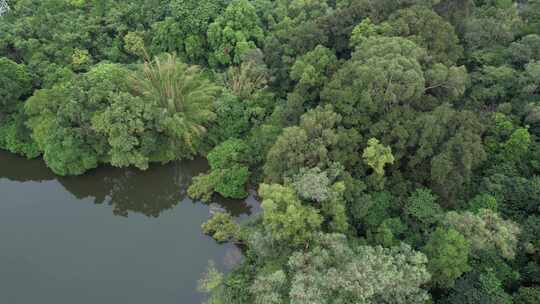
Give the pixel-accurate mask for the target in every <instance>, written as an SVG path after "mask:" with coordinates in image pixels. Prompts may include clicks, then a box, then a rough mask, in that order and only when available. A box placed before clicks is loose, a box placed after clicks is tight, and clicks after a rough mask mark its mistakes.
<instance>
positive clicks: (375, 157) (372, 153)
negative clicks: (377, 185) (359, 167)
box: [362, 138, 394, 176]
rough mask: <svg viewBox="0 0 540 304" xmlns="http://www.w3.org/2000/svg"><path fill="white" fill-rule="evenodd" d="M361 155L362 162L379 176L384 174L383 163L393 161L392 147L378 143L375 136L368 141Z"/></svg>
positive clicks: (391, 162)
mask: <svg viewBox="0 0 540 304" xmlns="http://www.w3.org/2000/svg"><path fill="white" fill-rule="evenodd" d="M362 157H363V158H364V162H365V163H366V164H367V165H368V166H370V167H371V168H372V169H373V170H374V171H375V174H377V175H379V176H383V175H384V166H385V165H387V164H393V163H394V156H393V155H392V149H391V148H390V147H385V146H383V145H382V144H380V143H379V140H378V139H376V138H371V139H370V140H369V141H368V146H367V147H366V148H365V149H364V154H363V155H362Z"/></svg>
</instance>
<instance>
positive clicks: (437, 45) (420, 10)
mask: <svg viewBox="0 0 540 304" xmlns="http://www.w3.org/2000/svg"><path fill="white" fill-rule="evenodd" d="M391 20H392V22H391V23H390V28H391V33H393V34H395V35H396V36H400V37H406V38H408V39H410V40H412V41H414V42H415V43H416V44H417V45H419V46H421V47H423V48H425V49H426V50H427V53H428V55H429V57H430V58H429V59H430V61H433V62H439V63H443V64H445V65H448V66H451V65H454V64H455V63H456V62H457V60H458V59H460V58H461V56H462V55H463V48H462V47H461V46H460V44H459V39H458V36H457V35H456V33H455V31H454V27H453V26H452V25H450V23H448V22H447V21H446V20H444V19H443V18H442V17H440V16H439V15H438V14H437V13H435V12H434V11H433V10H432V9H431V8H429V7H426V6H413V7H410V8H407V9H404V10H400V11H398V12H397V13H396V14H395V15H394V16H393V17H392V18H391Z"/></svg>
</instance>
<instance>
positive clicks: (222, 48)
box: [208, 0, 264, 67]
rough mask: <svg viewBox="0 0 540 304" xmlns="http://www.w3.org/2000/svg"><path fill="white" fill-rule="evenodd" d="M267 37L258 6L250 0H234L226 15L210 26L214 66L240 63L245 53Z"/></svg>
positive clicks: (209, 37)
mask: <svg viewBox="0 0 540 304" xmlns="http://www.w3.org/2000/svg"><path fill="white" fill-rule="evenodd" d="M263 37H264V33H263V29H262V28H261V27H260V20H259V17H258V16H257V13H256V11H255V7H253V5H252V4H251V3H250V2H249V1H247V0H233V1H232V2H231V3H230V4H229V6H227V8H226V9H225V12H224V13H223V15H221V16H219V17H218V18H216V20H215V21H214V22H213V23H212V24H210V25H209V27H208V42H209V44H210V49H211V51H212V52H211V53H210V56H209V64H210V65H211V66H213V67H219V66H228V65H233V64H240V63H241V59H242V55H243V54H245V53H246V52H247V51H248V50H250V49H254V48H255V47H256V43H257V42H258V41H262V39H263Z"/></svg>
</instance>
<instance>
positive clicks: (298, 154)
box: [264, 106, 341, 182]
mask: <svg viewBox="0 0 540 304" xmlns="http://www.w3.org/2000/svg"><path fill="white" fill-rule="evenodd" d="M340 121H341V117H340V115H338V114H336V113H335V112H334V111H332V108H331V107H330V106H327V107H318V108H316V109H313V110H310V111H308V112H307V113H305V114H304V115H303V116H302V118H301V122H300V125H299V126H294V127H289V128H285V129H284V130H283V133H282V134H281V135H280V136H279V137H278V139H277V140H276V142H275V143H274V145H273V146H272V148H271V149H270V151H269V152H268V156H267V161H266V164H265V166H264V172H265V175H266V177H267V179H268V180H269V181H272V182H280V181H283V180H284V179H285V178H291V177H293V176H294V175H296V174H297V173H298V171H299V170H300V169H301V168H308V169H309V168H314V167H320V168H321V169H325V168H326V167H327V166H328V165H330V164H331V163H332V162H333V161H332V156H333V153H332V152H333V150H334V149H336V148H337V147H338V141H339V134H338V130H337V128H336V126H337V124H338V123H339V122H340Z"/></svg>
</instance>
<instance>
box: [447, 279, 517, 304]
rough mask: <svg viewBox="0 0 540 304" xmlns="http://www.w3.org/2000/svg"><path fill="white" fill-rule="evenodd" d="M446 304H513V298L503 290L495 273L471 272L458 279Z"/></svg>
mask: <svg viewBox="0 0 540 304" xmlns="http://www.w3.org/2000/svg"><path fill="white" fill-rule="evenodd" d="M441 302H442V303H445V304H478V303H481V304H488V303H489V304H511V303H512V297H511V296H510V295H509V294H507V293H506V292H505V291H504V289H503V288H502V284H501V282H500V281H499V280H498V279H497V278H496V277H495V275H494V274H493V272H491V271H490V272H487V273H478V272H470V273H468V274H466V275H465V276H463V277H462V278H460V279H458V281H457V282H456V285H455V286H454V287H453V288H452V291H451V292H450V294H449V296H448V297H447V298H445V299H443V301H441Z"/></svg>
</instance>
